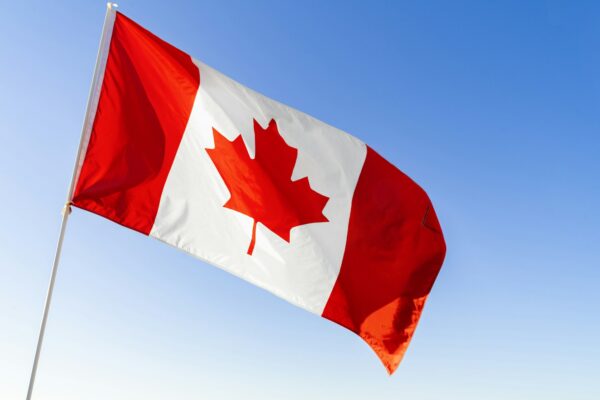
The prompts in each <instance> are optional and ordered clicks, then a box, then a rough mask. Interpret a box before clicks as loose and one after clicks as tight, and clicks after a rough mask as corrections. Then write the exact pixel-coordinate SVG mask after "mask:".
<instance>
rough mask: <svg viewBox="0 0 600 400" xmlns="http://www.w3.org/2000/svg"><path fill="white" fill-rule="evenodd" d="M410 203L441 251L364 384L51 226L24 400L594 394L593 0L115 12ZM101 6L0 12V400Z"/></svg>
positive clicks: (214, 288) (235, 304)
mask: <svg viewBox="0 0 600 400" xmlns="http://www.w3.org/2000/svg"><path fill="white" fill-rule="evenodd" d="M120 3H121V4H120V6H121V8H120V9H121V11H122V12H124V13H125V14H127V15H128V16H129V17H131V18H133V19H134V20H136V21H137V22H139V23H141V24H142V25H144V26H145V27H147V28H148V29H150V30H152V31H153V32H154V33H156V34H158V35H159V36H161V37H162V38H164V39H165V40H167V41H169V42H171V43H172V44H174V45H175V46H177V47H179V48H181V49H183V50H184V51H186V52H188V53H190V54H192V55H193V56H194V57H196V58H198V59H200V60H202V61H204V62H206V63H207V64H209V65H211V66H213V67H215V68H217V69H219V70H220V71H222V72H224V73H225V74H227V75H229V76H231V77H232V78H234V79H236V80H238V81H239V82H241V83H243V84H245V85H247V86H249V87H251V88H253V89H255V90H258V91H259V92H262V93H263V94H265V95H267V96H269V97H272V98H274V99H276V100H279V101H282V102H284V103H286V104H289V105H291V106H294V107H295V108H298V109H300V110H302V111H305V112H307V113H309V114H312V115H314V116H315V117H317V118H319V119H321V120H324V121H325V122H328V123H330V124H332V125H334V126H336V127H339V128H341V129H343V130H345V131H347V132H349V133H351V134H353V135H355V136H358V137H359V138H361V139H362V140H364V141H365V142H367V143H368V144H370V145H371V146H372V147H373V148H374V149H376V150H377V151H378V152H380V153H381V154H382V155H384V156H385V157H386V158H388V159H389V160H390V161H392V162H393V163H394V164H395V165H397V166H398V167H399V168H400V169H402V170H403V171H404V172H406V173H408V174H409V175H410V176H411V177H413V178H414V179H415V180H416V181H417V182H419V183H420V184H421V185H422V186H423V187H424V188H425V189H426V190H427V191H428V193H429V194H430V197H431V198H432V200H433V202H434V204H435V206H436V209H437V213H438V216H439V219H440V221H441V224H442V227H443V228H444V232H445V235H446V241H447V245H448V254H447V258H446V262H445V264H444V266H443V268H442V271H441V273H440V275H439V278H438V280H437V282H436V284H435V286H434V288H433V291H432V294H431V297H430V300H429V302H428V304H427V306H426V308H425V312H424V314H423V317H422V319H421V323H420V325H419V328H418V329H417V332H416V335H415V338H414V340H413V342H412V345H411V347H410V348H409V350H408V353H407V355H406V357H405V359H404V362H403V363H402V364H401V366H400V368H399V369H398V371H397V372H396V374H395V375H394V376H392V377H388V376H387V374H386V372H385V370H384V368H383V367H382V366H381V365H380V363H379V361H378V359H377V358H376V357H375V355H374V354H373V353H372V351H371V350H370V349H369V347H368V346H367V345H366V344H364V343H363V342H362V341H361V340H360V339H359V338H358V337H357V336H355V335H354V334H352V333H350V332H349V331H346V330H345V329H343V328H341V327H339V326H337V325H335V324H333V323H331V322H329V321H327V320H324V319H321V318H319V317H317V316H315V315H312V314H310V313H308V312H306V311H303V310H301V309H298V308H295V307H294V306H292V305H290V304H288V303H286V302H284V301H282V300H280V299H278V298H277V297H275V296H273V295H271V294H268V293H266V292H264V291H262V290H261V289H258V288H256V287H254V286H252V285H250V284H248V283H245V282H244V281H242V280H240V279H238V278H235V277H233V276H231V275H228V274H227V273H225V272H223V271H221V270H218V269H216V268H213V267H210V266H208V265H206V264H203V263H202V262H200V261H198V260H196V259H194V258H192V257H190V256H188V255H186V254H184V253H182V252H179V251H177V250H175V249H173V248H170V247H168V246H166V245H164V244H161V243H159V242H158V241H155V240H152V239H148V238H146V237H144V236H142V235H140V234H137V233H135V232H133V231H129V230H127V229H125V228H122V227H120V226H117V225H116V224H113V223H110V222H109V221H106V220H104V219H102V218H100V217H97V216H94V215H92V214H89V213H86V212H83V211H81V210H77V209H76V210H74V211H73V215H72V218H71V220H70V225H69V228H68V232H67V236H66V241H65V246H64V256H63V262H62V264H61V266H60V269H59V275H58V280H57V285H56V290H55V297H54V302H53V304H52V309H51V313H50V319H49V323H48V329H47V335H46V341H45V345H44V349H43V353H42V358H41V363H40V368H39V371H38V380H37V386H36V390H35V394H36V398H38V399H57V400H58V399H60V400H71V399H128V400H129V399H145V400H150V399H201V398H202V399H254V398H256V399H261V400H262V399H278V400H280V399H298V400H300V399H302V400H305V399H345V400H346V399H361V400H362V399H371V398H373V399H378V398H386V399H396V398H397V399H411V400H417V399H444V400H448V399H457V400H469V399H477V400H480V399H486V400H487V399H507V398H510V399H527V400H530V399H544V400H547V399H598V398H600V380H599V379H598V377H599V376H600V344H599V338H600V311H599V308H600V286H599V281H600V229H599V226H600V211H599V205H600V179H599V175H600V51H599V49H600V23H599V21H600V3H598V2H595V1H577V2H573V1H548V2H540V1H501V2H500V1H498V2H491V1H487V2H483V1H467V2H465V1H451V2H450V1H418V2H417V1H396V2H392V1H390V2H361V3H358V2H356V3H353V2H345V1H344V2H334V1H329V2H321V1H314V2H291V1H290V2H281V1H271V2H263V1H260V2H255V1H252V2H250V1H238V2H231V1H197V2H175V1H170V2H165V1H161V2H152V1H121V2H120ZM104 4H105V3H104V2H102V1H94V2H92V1H85V2H82V1H71V2H60V1H43V2H42V1H28V2H18V1H17V2H15V1H11V2H8V1H4V0H1V1H0V9H1V10H2V22H1V23H0V139H1V142H0V143H1V146H0V187H1V188H2V189H1V193H2V196H1V199H2V200H1V207H0V221H2V228H1V229H0V398H1V399H3V400H4V399H7V400H8V399H22V398H24V397H25V393H26V389H27V382H28V379H29V371H30V368H31V363H32V359H33V355H34V347H35V342H36V338H37V331H38V326H39V321H40V317H41V311H42V305H43V301H44V297H45V294H46V293H45V292H46V286H47V283H48V278H49V273H50V264H51V261H52V257H53V253H54V246H55V242H56V238H57V234H58V228H59V223H60V214H59V212H60V209H61V207H62V204H63V202H64V198H65V193H66V189H67V186H68V183H69V179H70V174H71V170H72V166H73V162H74V157H75V152H76V149H77V144H78V140H79V135H80V129H81V122H82V119H83V113H84V109H85V103H86V98H87V93H88V89H89V83H90V80H91V75H92V69H93V65H94V61H95V55H96V50H97V44H98V40H99V35H100V31H101V25H102V21H103V16H104V12H105V5H104Z"/></svg>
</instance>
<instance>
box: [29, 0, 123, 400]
mask: <svg viewBox="0 0 600 400" xmlns="http://www.w3.org/2000/svg"><path fill="white" fill-rule="evenodd" d="M117 7H118V6H117V4H115V3H107V4H106V15H105V17H104V24H103V26H102V35H101V37H100V45H99V46H98V54H97V56H96V65H95V67H94V76H93V78H92V84H91V86H90V92H89V95H88V101H87V106H86V110H85V117H84V120H83V127H82V129H81V138H80V140H79V148H78V150H77V156H76V159H75V166H74V167H73V174H72V176H71V183H70V184H69V191H68V192H67V201H66V203H65V205H64V207H63V210H62V221H61V224H60V233H59V235H58V242H57V244H56V251H55V253H54V262H53V264H52V272H51V273H50V282H49V284H48V292H47V293H46V301H45V303H44V312H43V315H42V323H41V324H40V331H39V334H38V341H37V347H36V349H35V357H34V358H33V367H32V369H31V375H30V377H29V387H28V389H27V400H31V396H32V394H33V386H34V383H35V376H36V373H37V368H38V363H39V360H40V353H41V351H42V343H43V341H44V333H45V331H46V323H47V321H48V312H49V310H50V303H51V301H52V293H53V292H54V282H55V281H56V273H57V271H58V264H59V262H60V255H61V253H62V245H63V241H64V238H65V232H66V230H67V222H68V221H69V215H70V214H71V200H72V198H73V193H74V191H75V183H76V182H77V178H78V176H79V170H80V167H81V164H82V163H83V157H84V156H85V151H86V149H87V144H88V142H89V137H90V134H91V131H92V124H93V122H94V116H95V114H96V109H97V106H98V99H99V97H100V88H101V81H102V78H103V76H104V70H105V68H106V60H107V57H108V49H109V46H110V39H111V36H112V28H113V25H114V21H115V17H116V8H117Z"/></svg>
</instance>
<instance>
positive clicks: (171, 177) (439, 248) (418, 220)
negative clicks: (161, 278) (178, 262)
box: [71, 13, 446, 373]
mask: <svg viewBox="0 0 600 400" xmlns="http://www.w3.org/2000/svg"><path fill="white" fill-rule="evenodd" d="M94 109H95V114H94V115H93V124H92V128H91V133H90V135H89V140H88V142H87V143H85V144H84V145H85V146H84V148H85V149H86V150H85V153H84V156H83V162H81V163H80V164H81V165H80V168H79V170H78V171H77V174H76V176H77V181H76V185H75V191H74V195H73V198H72V199H71V201H72V204H73V205H74V206H76V207H79V208H81V209H84V210H87V211H90V212H92V213H95V214H98V215H101V216H103V217H105V218H108V219H110V220H112V221H114V222H117V223H119V224H121V225H123V226H125V227H128V228H131V229H134V230H136V231H138V232H140V233H142V234H144V235H148V236H152V237H154V238H156V239H159V240H161V241H163V242H165V243H168V244H170V245H172V246H175V247H177V248H179V249H181V250H183V251H186V252H188V253H190V254H192V255H194V256H196V257H198V258H200V259H202V260H204V261H206V262H208V263H210V264H213V265H215V266H217V267H219V268H222V269H224V270H226V271H229V272H230V273H232V274H233V275H236V276H238V277H240V278H242V279H245V280H247V281H249V282H251V283H253V284H255V285H257V286H259V287H262V288H264V289H266V290H268V291H270V292H271V293H273V294H275V295H277V296H279V297H281V298H283V299H285V300H287V301H289V302H290V303H292V304H295V305H297V306H299V307H302V308H304V309H306V310H308V311H310V312H313V313H315V314H318V315H321V316H323V317H324V318H327V319H329V320H331V321H333V322H336V323H338V324H340V325H342V326H344V327H346V328H347V329H349V330H351V331H353V332H355V333H356V334H358V335H359V336H360V337H361V338H363V339H364V340H365V341H366V342H367V343H368V344H369V345H370V346H371V348H372V349H373V350H374V351H375V352H376V354H377V355H378V356H379V358H380V359H381V361H382V362H383V364H384V365H385V367H386V368H387V370H388V372H390V373H392V372H393V371H394V370H395V369H396V368H397V366H398V364H399V363H400V361H401V359H402V357H403V355H404V353H405V351H406V348H407V346H408V344H409V342H410V340H411V338H412V336H413V333H414V330H415V328H416V326H417V323H418V321H419V317H420V315H421V312H422V310H423V306H424V304H425V301H426V300H427V296H428V294H429V292H430V289H431V287H432V285H433V283H434V280H435V278H436V276H437V274H438V272H439V270H440V268H441V265H442V263H443V260H444V256H445V251H446V247H445V242H444V238H443V235H442V230H441V228H440V224H439V222H438V219H437V216H436V214H435V211H434V209H433V206H432V204H431V202H430V200H429V198H428V196H427V194H426V193H425V192H424V191H423V189H421V188H420V187H419V186H418V185H417V184H416V183H415V182H413V181H412V180H411V179H410V178H409V177H407V176H406V175H405V174H403V173H402V172H401V171H400V170H398V169H397V168H396V167H395V166H393V165H392V164H390V163H389V162H387V161H386V160H385V159H383V158H382V157H381V156H380V155H379V154H377V153H376V152H375V151H374V150H373V149H371V148H370V147H368V146H367V145H365V144H364V143H363V142H362V141H360V140H359V139H357V138H355V137H353V136H351V135H349V134H347V133H345V132H342V131H340V130H338V129H336V128H334V127H332V126H329V125H327V124H325V123H323V122H321V121H318V120H316V119H314V118H312V117H310V116H308V115H306V114H304V113H301V112H299V111H297V110H294V109H292V108H290V107H287V106H285V105H283V104H281V103H278V102H276V101H273V100H271V99H268V98H266V97H265V96H262V95H260V94H258V93H256V92H254V91H252V90H250V89H248V88H246V87H244V86H242V85H240V84H239V83H237V82H235V81H233V80H231V79H229V78H227V77H226V76H224V75H223V74H221V73H219V72H218V71H216V70H214V69H212V68H211V67H209V66H207V65H205V64H203V63H202V62H200V61H198V60H195V59H193V58H192V57H190V56H189V55H187V54H186V53H184V52H182V51H180V50H178V49H177V48H175V47H173V46H171V45H170V44H168V43H166V42H164V41H163V40H161V39H159V38H158V37H156V36H155V35H153V34H152V33H150V32H149V31H147V30H146V29H144V28H142V27H141V26H139V25H138V24H136V23H135V22H133V21H132V20H130V19H129V18H127V17H126V16H124V15H123V14H121V13H117V14H116V17H115V20H114V26H113V27H112V36H111V42H110V47H109V50H108V54H107V59H106V67H105V71H104V75H103V76H102V77H101V86H100V95H99V98H98V103H97V107H95V108H94Z"/></svg>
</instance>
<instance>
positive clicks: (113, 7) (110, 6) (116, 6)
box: [106, 2, 119, 10]
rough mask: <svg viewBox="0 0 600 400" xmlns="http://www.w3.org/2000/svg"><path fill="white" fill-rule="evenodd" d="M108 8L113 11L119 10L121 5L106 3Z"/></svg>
mask: <svg viewBox="0 0 600 400" xmlns="http://www.w3.org/2000/svg"><path fill="white" fill-rule="evenodd" d="M106 8H108V9H109V10H112V9H116V8H119V5H118V4H117V3H112V2H108V3H106Z"/></svg>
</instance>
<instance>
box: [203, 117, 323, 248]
mask: <svg viewBox="0 0 600 400" xmlns="http://www.w3.org/2000/svg"><path fill="white" fill-rule="evenodd" d="M213 136H214V140H215V147H214V148H213V149H206V152H207V153H208V155H209V157H210V159H211V160H212V162H213V163H214V164H215V167H216V168H217V170H218V171H219V174H220V175H221V178H222V179H223V181H224V182H225V185H226V186H227V189H229V193H230V198H229V200H227V202H226V203H225V204H224V205H223V207H226V208H229V209H231V210H235V211H238V212H241V213H242V214H245V215H247V216H249V217H250V218H253V219H254V224H253V225H252V239H251V240H250V246H249V247H248V254H250V255H252V252H253V250H254V243H255V241H256V224H257V223H258V222H260V223H261V224H263V225H264V226H266V227H267V228H269V229H270V230H271V231H272V232H273V233H275V234H276V235H277V236H279V237H280V238H282V239H284V240H285V241H287V242H289V241H290V231H291V229H292V228H293V227H295V226H299V225H304V224H309V223H313V222H328V221H329V220H328V219H327V218H326V217H325V216H324V215H323V208H324V207H325V204H327V201H328V200H329V197H327V196H323V195H322V194H320V193H317V192H315V191H314V190H313V189H312V188H311V187H310V183H309V181H308V178H307V177H304V178H302V179H298V180H297V181H292V180H291V177H292V172H293V170H294V166H295V164H296V158H297V157H298V149H296V148H294V147H291V146H289V145H288V144H287V143H286V142H285V141H284V140H283V138H282V137H281V135H280V134H279V130H278V129H277V123H276V122H275V120H273V119H272V120H271V122H269V126H268V127H267V128H266V129H263V127H262V126H260V124H259V123H258V122H256V120H254V137H255V144H256V146H255V149H256V152H255V156H254V158H253V159H252V158H250V155H249V154H248V151H247V149H246V145H245V144H244V140H243V139H242V135H239V136H238V137H236V138H235V139H234V140H233V141H231V142H230V141H229V140H227V138H226V137H224V136H223V135H221V134H220V133H219V132H218V131H217V130H216V129H215V128H213Z"/></svg>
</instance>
